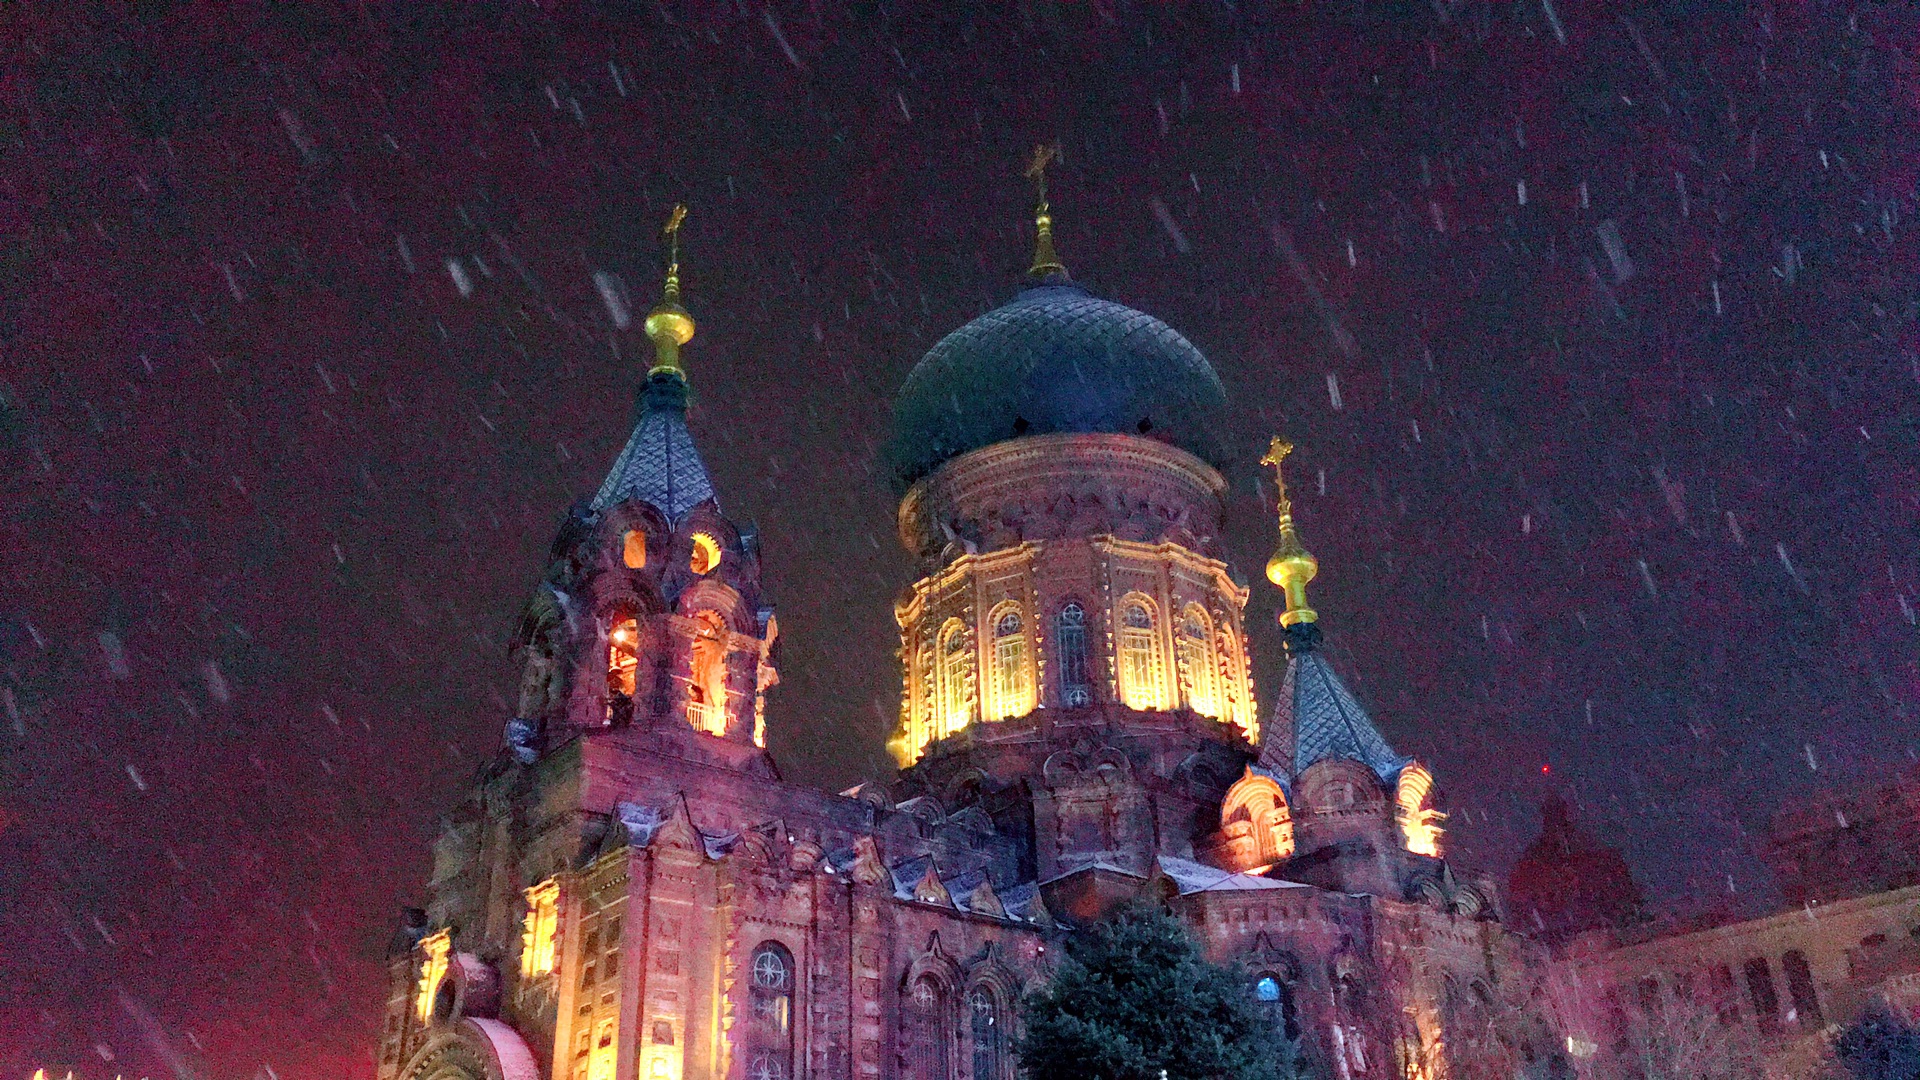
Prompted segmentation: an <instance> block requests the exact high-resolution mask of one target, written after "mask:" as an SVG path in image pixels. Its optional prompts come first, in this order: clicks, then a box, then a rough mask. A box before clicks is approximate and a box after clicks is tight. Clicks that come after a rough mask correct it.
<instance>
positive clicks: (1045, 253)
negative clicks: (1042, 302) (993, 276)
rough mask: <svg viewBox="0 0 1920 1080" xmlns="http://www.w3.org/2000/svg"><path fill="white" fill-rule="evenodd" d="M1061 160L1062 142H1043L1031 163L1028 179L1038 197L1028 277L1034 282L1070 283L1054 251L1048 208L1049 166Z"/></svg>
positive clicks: (1035, 151)
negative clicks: (1060, 144)
mask: <svg viewBox="0 0 1920 1080" xmlns="http://www.w3.org/2000/svg"><path fill="white" fill-rule="evenodd" d="M1058 160H1060V146H1059V144H1058V143H1041V144H1040V145H1038V146H1035V147H1034V148H1033V157H1032V158H1030V159H1029V160H1028V162H1027V179H1029V180H1031V181H1033V189H1034V195H1035V198H1036V201H1035V204H1034V209H1033V226H1034V240H1033V265H1032V266H1030V267H1028V268H1027V277H1029V278H1031V279H1032V280H1034V281H1048V280H1055V279H1058V280H1066V278H1067V267H1066V264H1064V263H1062V262H1061V261H1060V256H1059V255H1058V254H1057V253H1055V252H1054V250H1053V213H1052V211H1051V210H1050V208H1049V207H1048V205H1047V166H1049V165H1051V164H1053V163H1054V162H1056V161H1058Z"/></svg>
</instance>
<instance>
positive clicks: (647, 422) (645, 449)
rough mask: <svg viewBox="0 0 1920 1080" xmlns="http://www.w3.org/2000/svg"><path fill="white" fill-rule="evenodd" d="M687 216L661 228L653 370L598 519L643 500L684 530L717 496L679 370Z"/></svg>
mask: <svg viewBox="0 0 1920 1080" xmlns="http://www.w3.org/2000/svg"><path fill="white" fill-rule="evenodd" d="M686 217H687V208H686V207H685V206H675V207H674V208H673V213H672V214H670V215H669V216H668V217H667V224H666V228H664V229H662V230H661V236H662V238H663V239H664V240H665V241H666V243H667V281H666V288H665V289H664V290H663V295H662V297H661V301H660V303H659V304H658V305H656V306H655V307H654V309H653V310H652V311H650V312H648V313H647V322H646V327H647V336H648V337H650V338H652V339H653V348H654V361H653V367H651V368H649V369H648V371H647V380H646V382H645V384H643V385H642V386H641V388H640V409H639V416H638V418H637V419H636V420H635V422H634V426H633V434H632V435H631V436H629V437H628V439H627V445H626V448H625V449H623V450H621V451H620V456H619V458H618V459H616V460H615V461H614V463H613V471H611V472H609V473H608V474H607V479H606V481H605V482H604V483H602V484H601V485H600V492H599V494H597V495H595V496H594V498H593V510H594V512H595V513H599V512H601V511H603V510H605V509H607V508H608V507H610V506H614V505H616V504H618V503H622V502H626V501H627V500H629V499H638V500H640V501H641V502H644V503H648V504H649V505H651V506H653V507H654V508H655V509H657V510H659V511H660V512H661V513H662V514H665V515H666V517H667V520H668V521H669V522H670V523H672V524H674V525H678V524H679V523H680V521H681V519H683V518H685V517H686V516H687V513H688V512H689V511H691V510H692V509H693V508H694V507H696V506H699V505H700V504H701V503H704V502H708V501H710V500H712V499H713V497H714V494H713V481H712V479H711V478H710V477H708V475H707V466H706V463H705V462H703V461H701V460H700V451H699V450H698V449H696V448H695V447H694V445H693V435H692V434H691V433H689V432H688V431H687V371H686V369H685V368H683V367H681V366H680V346H682V345H685V344H686V343H687V342H689V341H691V340H693V316H691V315H689V314H687V309H685V308H683V307H681V306H680V223H681V222H682V221H685V220H686Z"/></svg>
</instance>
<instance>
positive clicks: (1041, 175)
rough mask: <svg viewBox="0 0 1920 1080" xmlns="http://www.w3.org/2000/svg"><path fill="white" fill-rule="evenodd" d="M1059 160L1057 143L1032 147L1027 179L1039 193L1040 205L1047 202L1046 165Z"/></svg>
mask: <svg viewBox="0 0 1920 1080" xmlns="http://www.w3.org/2000/svg"><path fill="white" fill-rule="evenodd" d="M1058 160H1060V145H1059V144H1058V143H1042V144H1040V145H1038V146H1036V147H1034V148H1033V157H1032V159H1031V160H1029V161H1028V162H1027V179H1029V180H1031V181H1033V186H1034V188H1035V189H1036V190H1038V191H1039V193H1040V205H1042V206H1045V205H1046V203H1047V166H1049V165H1051V164H1053V163H1054V162H1056V161H1058Z"/></svg>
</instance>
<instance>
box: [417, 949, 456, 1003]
mask: <svg viewBox="0 0 1920 1080" xmlns="http://www.w3.org/2000/svg"><path fill="white" fill-rule="evenodd" d="M452 948H453V936H452V935H451V934H449V933H447V931H445V930H442V931H440V932H438V933H434V934H428V935H427V936H426V937H423V938H421V939H420V985H419V990H418V993H417V999H418V1000H417V1003H416V1008H417V1010H418V1013H419V1016H420V1022H421V1023H423V1024H425V1023H430V1022H432V1020H433V999H434V996H435V995H437V994H438V993H439V992H440V980H441V979H444V978H446V975H447V955H448V953H449V952H450V951H451V950H452Z"/></svg>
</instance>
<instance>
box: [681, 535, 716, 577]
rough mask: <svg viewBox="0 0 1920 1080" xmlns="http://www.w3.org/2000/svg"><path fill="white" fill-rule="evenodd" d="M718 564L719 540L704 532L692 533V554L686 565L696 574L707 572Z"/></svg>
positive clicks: (710, 571)
mask: <svg viewBox="0 0 1920 1080" xmlns="http://www.w3.org/2000/svg"><path fill="white" fill-rule="evenodd" d="M719 565H720V542H719V541H717V540H715V539H714V538H713V537H711V536H708V535H707V534H706V533H694V534H693V554H692V555H690V556H689V557H688V559H687V567H688V569H691V570H692V571H693V572H694V573H696V574H703V575H704V574H709V573H712V572H713V571H714V569H715V568H717V567H718V566H719Z"/></svg>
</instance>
